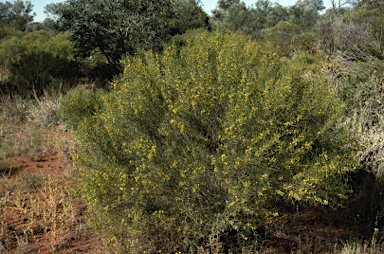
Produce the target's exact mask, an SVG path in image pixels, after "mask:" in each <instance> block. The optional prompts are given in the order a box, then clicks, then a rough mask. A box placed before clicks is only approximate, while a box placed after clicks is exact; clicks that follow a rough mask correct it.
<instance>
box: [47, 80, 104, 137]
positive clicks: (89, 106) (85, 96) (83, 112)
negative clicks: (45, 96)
mask: <svg viewBox="0 0 384 254" xmlns="http://www.w3.org/2000/svg"><path fill="white" fill-rule="evenodd" d="M103 93H104V91H103V90H98V91H97V92H94V91H91V90H86V89H83V88H75V89H72V90H71V91H69V92H68V93H67V94H66V96H65V97H64V98H63V99H61V98H60V101H59V103H60V117H59V118H60V120H62V121H64V122H65V124H66V125H67V127H68V128H73V129H74V130H77V128H78V126H79V125H80V124H81V123H82V122H83V121H85V120H86V119H87V118H89V117H92V116H93V115H94V114H95V113H96V112H97V110H99V109H100V108H101V105H102V101H101V96H102V94H103ZM50 108H51V107H47V109H50ZM41 109H42V110H43V107H41Z"/></svg>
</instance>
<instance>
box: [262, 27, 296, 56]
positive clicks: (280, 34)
mask: <svg viewBox="0 0 384 254" xmlns="http://www.w3.org/2000/svg"><path fill="white" fill-rule="evenodd" d="M300 32H301V29H300V27H299V26H297V25H295V24H293V23H291V22H286V21H282V22H279V23H278V24H277V25H276V26H274V27H273V28H272V29H270V30H269V31H268V32H266V33H265V38H267V39H268V40H269V41H271V43H272V44H273V45H274V47H275V48H277V49H278V52H279V54H280V55H282V56H289V55H291V54H292V52H293V50H294V46H295V39H296V37H297V36H298V35H299V34H300Z"/></svg>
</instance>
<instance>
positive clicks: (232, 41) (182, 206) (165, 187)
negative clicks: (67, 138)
mask: <svg viewBox="0 0 384 254" xmlns="http://www.w3.org/2000/svg"><path fill="white" fill-rule="evenodd" d="M123 66H125V68H124V72H123V73H122V74H121V76H120V77H119V78H118V79H116V80H115V82H114V85H113V89H112V91H111V92H110V93H109V94H107V95H105V96H104V97H103V98H102V99H103V102H104V105H103V109H102V110H101V111H99V112H97V113H96V114H95V115H94V116H93V117H92V118H87V119H86V120H85V121H84V122H83V124H81V125H80V127H79V135H78V140H79V142H80V144H81V147H82V150H81V152H80V153H79V154H77V155H75V157H76V159H77V161H78V163H77V167H78V169H79V171H80V173H81V181H82V188H81V192H82V195H83V197H84V198H85V199H86V201H87V203H88V205H89V209H90V213H91V214H94V215H95V216H93V217H91V220H92V221H93V222H94V223H95V224H97V225H99V226H105V225H108V228H109V229H110V230H111V234H113V235H114V237H116V239H117V240H121V239H123V237H126V236H127V235H126V234H125V233H124V232H126V233H127V234H129V236H130V239H133V240H132V241H130V244H131V247H132V248H133V249H134V250H137V251H139V252H141V253H142V251H143V248H150V247H151V246H152V248H153V250H156V249H157V250H158V249H160V248H161V250H163V251H169V252H174V251H182V252H188V251H196V248H198V247H199V246H206V244H207V243H208V241H209V239H212V238H211V237H213V236H220V235H221V234H222V233H225V232H228V231H233V230H234V231H235V232H237V234H238V239H240V240H239V241H243V242H244V244H245V243H246V242H247V241H250V240H251V239H254V238H253V235H254V234H256V232H257V231H256V230H257V223H259V222H262V221H265V220H269V219H270V218H271V217H274V216H278V212H276V210H273V207H272V204H273V202H275V201H276V200H283V201H288V202H305V203H309V204H314V205H329V206H337V205H340V204H341V201H342V200H343V199H345V198H346V195H347V194H348V193H349V190H350V188H349V187H348V182H347V180H348V179H347V173H348V172H349V171H352V170H354V168H355V159H354V157H353V156H352V153H351V149H354V146H353V139H352V137H351V136H350V135H349V133H348V132H347V131H346V130H345V129H343V128H342V127H337V126H340V124H338V122H339V119H340V112H341V110H342V109H343V107H342V105H341V104H340V103H339V102H338V100H337V98H335V96H334V95H333V94H332V93H331V92H329V91H328V90H327V84H326V82H325V81H323V80H317V81H313V82H309V81H306V80H305V78H303V77H301V73H300V71H299V70H298V69H297V68H295V66H292V64H290V63H289V62H287V61H285V63H284V64H282V62H280V60H279V56H278V55H277V54H276V53H273V51H271V50H269V49H268V48H267V46H264V47H263V48H262V47H259V46H257V44H256V45H255V43H253V42H251V41H250V40H249V39H248V38H247V37H243V36H240V35H235V34H231V33H228V34H222V33H208V32H203V33H200V34H199V35H198V36H196V37H195V38H194V39H193V40H187V41H186V42H185V44H184V45H183V46H179V44H177V45H175V44H171V45H166V46H165V48H164V50H163V52H162V53H161V54H154V53H152V52H146V53H143V54H141V55H139V56H136V57H127V58H126V59H125V60H124V62H123ZM124 230H125V231H124ZM118 232H120V233H119V234H120V237H121V238H120V239H119V234H118ZM122 232H123V233H122ZM217 239H220V237H218V238H217ZM221 239H222V238H221ZM224 240H225V239H224ZM135 244H136V245H135ZM147 251H148V249H147Z"/></svg>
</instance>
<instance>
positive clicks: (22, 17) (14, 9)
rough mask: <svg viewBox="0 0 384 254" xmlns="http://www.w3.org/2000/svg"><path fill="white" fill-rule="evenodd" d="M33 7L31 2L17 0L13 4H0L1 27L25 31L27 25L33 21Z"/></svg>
mask: <svg viewBox="0 0 384 254" xmlns="http://www.w3.org/2000/svg"><path fill="white" fill-rule="evenodd" d="M32 8H33V5H32V4H31V2H30V1H25V2H24V1H22V0H16V1H14V2H13V3H11V2H8V1H6V2H3V3H0V27H4V26H12V27H13V28H15V29H17V30H20V31H24V30H25V28H26V26H27V24H28V23H29V22H31V21H32V20H33V16H34V14H32Z"/></svg>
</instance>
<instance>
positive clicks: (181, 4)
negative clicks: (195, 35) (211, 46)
mask: <svg viewBox="0 0 384 254" xmlns="http://www.w3.org/2000/svg"><path fill="white" fill-rule="evenodd" d="M173 10H174V12H175V15H176V17H175V18H173V19H171V21H170V24H169V26H170V30H171V31H170V33H171V35H176V34H183V33H185V32H186V31H187V30H189V29H196V28H206V29H209V23H208V21H209V17H208V14H207V13H205V12H204V11H203V8H202V7H201V2H200V0H176V1H175V2H174V7H173Z"/></svg>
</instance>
